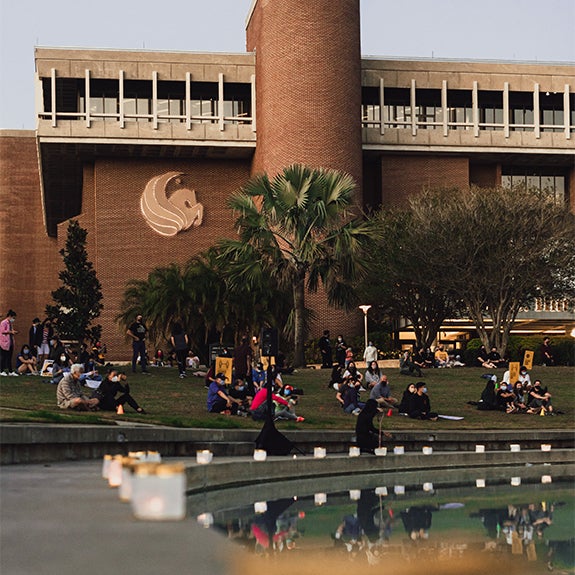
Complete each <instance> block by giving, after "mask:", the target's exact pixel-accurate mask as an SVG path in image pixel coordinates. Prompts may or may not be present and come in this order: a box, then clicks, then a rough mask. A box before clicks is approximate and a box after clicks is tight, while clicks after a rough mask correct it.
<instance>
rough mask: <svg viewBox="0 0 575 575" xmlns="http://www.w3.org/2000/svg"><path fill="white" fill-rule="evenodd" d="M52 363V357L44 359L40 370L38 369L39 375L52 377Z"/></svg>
mask: <svg viewBox="0 0 575 575" xmlns="http://www.w3.org/2000/svg"><path fill="white" fill-rule="evenodd" d="M53 364H54V360H53V359H45V360H44V363H43V364H42V370H41V371H40V375H41V376H42V377H52V365H53Z"/></svg>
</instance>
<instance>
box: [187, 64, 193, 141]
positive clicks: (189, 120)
mask: <svg viewBox="0 0 575 575" xmlns="http://www.w3.org/2000/svg"><path fill="white" fill-rule="evenodd" d="M191 129H192V74H191V73H190V72H186V130H191Z"/></svg>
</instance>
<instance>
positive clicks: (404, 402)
mask: <svg viewBox="0 0 575 575" xmlns="http://www.w3.org/2000/svg"><path fill="white" fill-rule="evenodd" d="M414 393H415V383H410V384H409V385H408V386H407V387H406V388H405V390H404V391H403V395H402V396H401V401H400V402H399V404H398V406H397V410H398V411H399V415H407V414H408V412H409V405H410V403H411V397H412V395H413V394H414Z"/></svg>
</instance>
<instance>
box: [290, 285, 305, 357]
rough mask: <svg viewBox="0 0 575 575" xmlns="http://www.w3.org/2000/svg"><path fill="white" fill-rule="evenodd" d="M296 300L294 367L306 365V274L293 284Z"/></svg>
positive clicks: (294, 298) (294, 299)
mask: <svg viewBox="0 0 575 575" xmlns="http://www.w3.org/2000/svg"><path fill="white" fill-rule="evenodd" d="M293 302H294V367H305V351H304V344H305V322H304V314H305V274H301V277H300V278H298V279H297V280H296V282H295V284H294V286H293Z"/></svg>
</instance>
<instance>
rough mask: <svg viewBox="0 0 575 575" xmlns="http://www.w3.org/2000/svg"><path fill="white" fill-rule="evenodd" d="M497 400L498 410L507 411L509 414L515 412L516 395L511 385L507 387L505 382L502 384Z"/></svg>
mask: <svg viewBox="0 0 575 575" xmlns="http://www.w3.org/2000/svg"><path fill="white" fill-rule="evenodd" d="M496 398H497V409H500V410H501V411H505V412H507V413H512V412H513V402H514V401H515V394H514V393H513V389H512V387H511V385H507V384H506V383H505V382H501V385H500V386H499V389H498V390H497V394H496Z"/></svg>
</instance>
